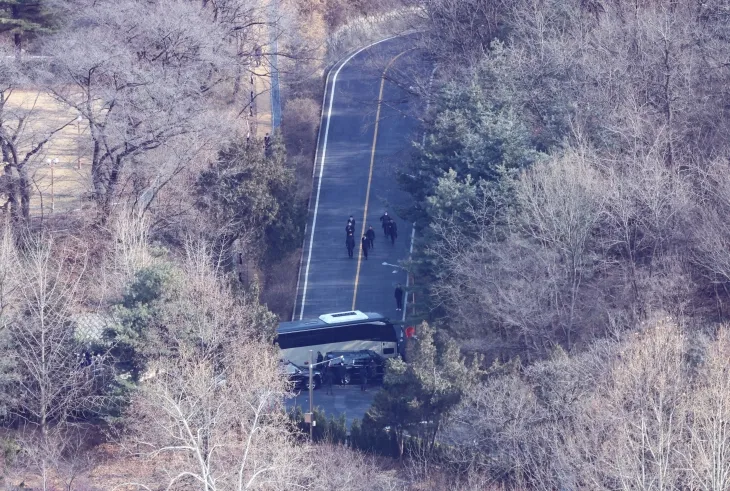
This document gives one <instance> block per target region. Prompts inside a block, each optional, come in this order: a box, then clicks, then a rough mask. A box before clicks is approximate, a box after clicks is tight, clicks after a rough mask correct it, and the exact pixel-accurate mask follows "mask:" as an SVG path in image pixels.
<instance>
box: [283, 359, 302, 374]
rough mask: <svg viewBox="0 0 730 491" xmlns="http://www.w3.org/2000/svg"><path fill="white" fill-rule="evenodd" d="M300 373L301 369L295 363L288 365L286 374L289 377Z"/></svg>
mask: <svg viewBox="0 0 730 491" xmlns="http://www.w3.org/2000/svg"><path fill="white" fill-rule="evenodd" d="M299 372H300V370H299V367H298V366H296V365H295V364H294V363H292V362H289V363H287V364H286V373H287V374H288V375H294V374H295V373H299Z"/></svg>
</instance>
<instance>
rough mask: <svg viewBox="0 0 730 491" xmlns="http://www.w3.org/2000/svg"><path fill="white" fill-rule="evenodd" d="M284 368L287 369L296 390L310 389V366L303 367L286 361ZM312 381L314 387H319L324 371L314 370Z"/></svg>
mask: <svg viewBox="0 0 730 491" xmlns="http://www.w3.org/2000/svg"><path fill="white" fill-rule="evenodd" d="M284 370H286V375H287V377H288V378H289V382H290V383H291V384H292V387H293V388H294V390H297V391H299V390H308V389H309V368H302V367H300V366H298V365H295V364H294V363H292V362H290V361H286V362H284ZM312 381H313V382H314V389H318V388H319V386H320V385H322V372H320V371H319V370H314V373H313V374H312Z"/></svg>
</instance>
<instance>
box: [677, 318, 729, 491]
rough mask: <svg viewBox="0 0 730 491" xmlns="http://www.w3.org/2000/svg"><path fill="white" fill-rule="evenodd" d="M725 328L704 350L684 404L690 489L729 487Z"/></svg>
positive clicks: (726, 338) (727, 336)
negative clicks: (702, 360)
mask: <svg viewBox="0 0 730 491" xmlns="http://www.w3.org/2000/svg"><path fill="white" fill-rule="evenodd" d="M729 336H730V335H729V333H728V330H727V327H723V328H721V329H719V330H718V332H717V338H716V339H715V340H713V341H712V342H711V343H710V344H709V346H708V349H707V355H706V358H705V361H704V363H703V366H702V367H701V368H700V370H699V376H698V377H697V386H696V387H695V390H694V391H693V393H692V397H691V398H688V400H687V408H686V411H687V413H688V415H689V417H688V419H687V421H688V430H689V431H688V439H689V449H688V451H686V452H684V453H683V457H684V460H685V465H686V467H687V469H689V473H688V475H689V479H688V483H690V484H689V485H690V486H691V487H693V488H695V489H705V490H713V491H714V490H721V489H727V488H728V487H729V486H730V455H729V454H728V452H730V431H729V430H730V427H729V426H728V425H729V424H730V378H729V377H728V376H727V375H728V372H729V371H730V363H729V360H730V337H729Z"/></svg>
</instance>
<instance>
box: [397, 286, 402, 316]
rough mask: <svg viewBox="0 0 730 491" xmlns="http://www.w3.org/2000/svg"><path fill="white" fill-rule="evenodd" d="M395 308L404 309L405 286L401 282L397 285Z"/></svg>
mask: <svg viewBox="0 0 730 491" xmlns="http://www.w3.org/2000/svg"><path fill="white" fill-rule="evenodd" d="M395 310H398V311H400V310H403V288H401V286H400V283H398V286H396V287H395Z"/></svg>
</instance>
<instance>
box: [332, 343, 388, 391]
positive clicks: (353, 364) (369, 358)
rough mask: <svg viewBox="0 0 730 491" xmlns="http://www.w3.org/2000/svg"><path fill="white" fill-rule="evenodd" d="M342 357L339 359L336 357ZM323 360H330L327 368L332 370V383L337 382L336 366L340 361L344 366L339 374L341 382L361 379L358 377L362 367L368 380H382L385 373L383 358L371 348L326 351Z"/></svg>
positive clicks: (347, 382)
mask: <svg viewBox="0 0 730 491" xmlns="http://www.w3.org/2000/svg"><path fill="white" fill-rule="evenodd" d="M339 357H342V358H341V359H337V358H339ZM324 359H325V360H332V363H331V364H330V367H329V368H328V370H334V374H335V378H334V379H333V381H334V383H335V384H337V383H339V381H338V380H337V374H338V367H339V365H340V363H341V364H342V366H343V367H344V369H345V370H344V373H343V374H342V375H341V376H342V378H343V382H344V383H345V384H349V383H350V382H352V381H355V380H357V381H358V382H359V381H361V380H360V377H361V374H362V371H363V369H364V370H366V371H367V374H368V379H369V380H383V375H384V374H385V358H383V357H382V356H380V355H379V354H377V353H376V352H375V351H372V350H359V351H328V352H327V353H326V354H325V356H324Z"/></svg>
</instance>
